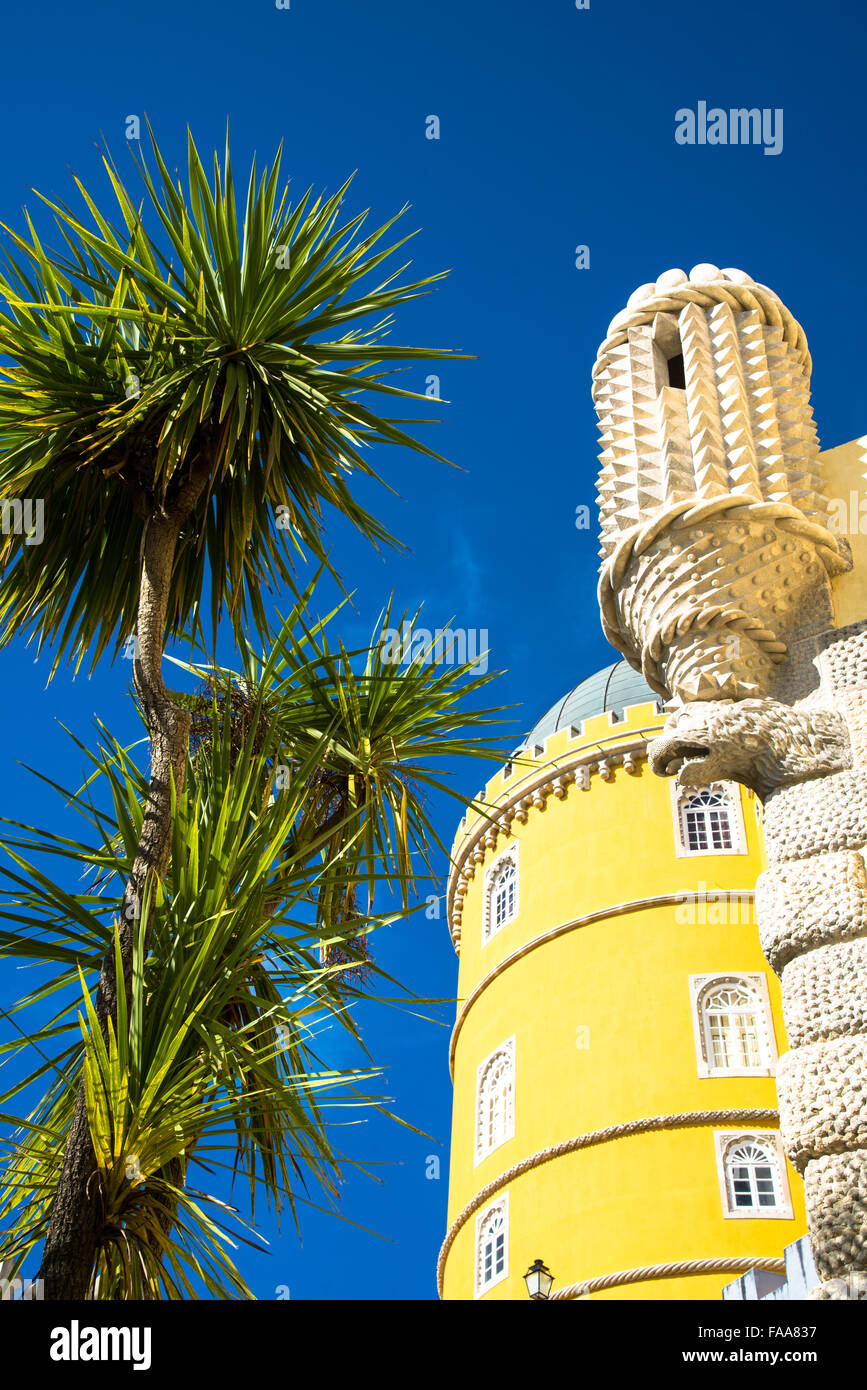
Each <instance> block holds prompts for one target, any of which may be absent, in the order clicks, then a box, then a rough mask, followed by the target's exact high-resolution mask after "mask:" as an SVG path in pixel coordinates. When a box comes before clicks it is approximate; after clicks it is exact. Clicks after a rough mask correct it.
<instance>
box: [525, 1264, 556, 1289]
mask: <svg viewBox="0 0 867 1390" xmlns="http://www.w3.org/2000/svg"><path fill="white" fill-rule="evenodd" d="M524 1283H525V1284H526V1285H527V1293H528V1294H529V1295H530V1297H531V1298H533V1299H540V1298H545V1299H547V1298H550V1297H551V1285H552V1284H553V1283H554V1276H553V1274H552V1273H551V1271H550V1269H549V1268H548V1266H547V1265H546V1264H545V1263H544V1261H543V1260H536V1261H535V1263H534V1264H531V1265H530V1268H529V1269H528V1270H527V1273H526V1274H525V1275H524Z"/></svg>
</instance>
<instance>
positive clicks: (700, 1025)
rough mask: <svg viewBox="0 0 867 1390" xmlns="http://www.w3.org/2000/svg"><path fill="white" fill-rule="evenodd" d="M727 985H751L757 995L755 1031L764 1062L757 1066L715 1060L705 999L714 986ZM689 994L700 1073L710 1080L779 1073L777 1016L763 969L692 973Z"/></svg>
mask: <svg viewBox="0 0 867 1390" xmlns="http://www.w3.org/2000/svg"><path fill="white" fill-rule="evenodd" d="M727 985H729V986H733V987H735V988H743V989H748V990H749V991H750V992H751V993H752V994H753V996H754V998H755V1005H756V1031H757V1033H758V1039H759V1049H760V1052H761V1063H760V1064H759V1065H758V1066H755V1067H716V1066H714V1064H713V1056H712V1053H711V1048H710V1041H709V1039H708V1036H707V1026H706V1019H705V1009H704V1003H705V1000H706V998H707V996H708V995H709V994H710V993H712V991H713V990H715V989H722V988H725V987H726V986H727ZM689 995H690V1012H691V1014H692V1029H693V1035H694V1037H695V1056H696V1064H697V1066H698V1075H699V1077H701V1078H702V1079H703V1080H707V1079H708V1078H713V1077H721V1076H775V1075H776V1063H777V1058H778V1057H779V1053H778V1051H777V1039H776V1035H775V1033H774V1017H773V1014H772V1013H771V998H770V994H769V993H768V977H767V975H764V974H762V972H761V971H757V972H755V973H753V972H750V973H746V972H743V971H727V972H726V973H725V974H714V975H690V977H689Z"/></svg>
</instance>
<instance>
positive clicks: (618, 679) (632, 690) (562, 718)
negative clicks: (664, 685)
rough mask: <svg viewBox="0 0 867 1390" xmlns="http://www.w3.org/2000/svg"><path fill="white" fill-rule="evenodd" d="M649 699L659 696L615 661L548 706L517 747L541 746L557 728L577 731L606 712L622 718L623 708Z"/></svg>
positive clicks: (621, 663) (643, 681) (629, 667)
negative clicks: (593, 717)
mask: <svg viewBox="0 0 867 1390" xmlns="http://www.w3.org/2000/svg"><path fill="white" fill-rule="evenodd" d="M651 700H652V701H658V700H659V696H658V695H657V694H656V691H654V690H651V688H650V686H649V685H648V684H647V682H646V681H645V679H644V677H643V676H641V675H639V673H638V672H637V671H634V670H633V669H632V667H631V666H630V665H629V662H628V661H615V662H614V663H613V665H611V666H606V667H605V669H604V670H602V671H597V672H596V674H595V675H593V676H588V677H587V679H586V680H583V681H581V683H580V685H576V686H575V688H574V689H573V690H570V691H569V693H568V694H567V695H565V696H564V697H563V699H562V700H558V701H557V703H556V705H552V706H551V708H550V709H549V710H548V713H547V714H544V715H543V716H542V718H541V719H540V720H539V721H538V723H537V724H536V725H535V726H534V727H533V728H532V729H531V730H530V732H529V733H528V735H527V737H526V738H525V740H524V743H523V744H522V745H521V746H522V747H531V746H532V745H533V744H537V743H544V741H545V739H546V738H548V737H549V736H550V735H551V734H554V733H556V732H557V730H558V729H567V728H569V727H570V725H574V726H575V727H576V728H580V725H581V720H582V719H590V718H591V717H592V716H593V715H594V714H606V713H608V712H609V711H610V712H611V713H612V714H614V716H615V717H616V718H617V719H622V718H623V710H624V708H625V707H626V706H627V705H643V704H646V703H647V702H648V701H651Z"/></svg>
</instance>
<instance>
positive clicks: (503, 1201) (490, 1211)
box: [474, 1192, 509, 1298]
mask: <svg viewBox="0 0 867 1390" xmlns="http://www.w3.org/2000/svg"><path fill="white" fill-rule="evenodd" d="M492 1216H501V1217H502V1220H503V1257H504V1258H503V1268H502V1269H501V1270H500V1272H499V1274H497V1273H493V1274H492V1277H491V1278H490V1279H489V1280H488V1282H487V1283H483V1282H482V1264H483V1249H482V1232H483V1230H484V1227H485V1225H486V1224H487V1222H488V1221H490V1219H491V1217H492ZM508 1277H509V1194H508V1192H503V1193H501V1194H500V1195H499V1196H498V1197H497V1200H496V1201H495V1202H491V1204H490V1206H487V1207H485V1209H484V1211H481V1212H480V1213H479V1215H478V1216H477V1217H476V1249H475V1276H474V1283H475V1296H476V1298H481V1297H482V1296H483V1295H484V1294H486V1293H487V1292H488V1291H489V1290H490V1289H493V1288H494V1287H495V1286H496V1285H497V1284H501V1283H502V1282H503V1280H504V1279H508Z"/></svg>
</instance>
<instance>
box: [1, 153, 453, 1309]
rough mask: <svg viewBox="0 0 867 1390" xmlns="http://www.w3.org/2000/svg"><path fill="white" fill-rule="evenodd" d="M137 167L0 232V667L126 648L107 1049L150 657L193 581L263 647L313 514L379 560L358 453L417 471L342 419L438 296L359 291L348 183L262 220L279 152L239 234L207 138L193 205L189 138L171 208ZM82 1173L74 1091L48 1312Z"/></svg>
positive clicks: (363, 270)
mask: <svg viewBox="0 0 867 1390" xmlns="http://www.w3.org/2000/svg"><path fill="white" fill-rule="evenodd" d="M151 146H152V152H153V159H154V162H155V165H156V172H155V173H152V172H151V171H150V169H149V168H148V166H147V164H146V162H145V160H144V159H143V158H140V159H138V160H137V169H138V173H139V175H140V179H141V195H140V202H139V203H137V202H136V200H135V199H134V197H133V196H132V194H131V193H130V192H129V191H128V190H127V188H126V187H125V185H124V184H123V182H122V181H121V179H120V177H119V175H118V173H117V171H116V169H115V168H114V167H113V165H112V163H111V162H110V161H109V160H108V159H106V160H105V161H104V163H105V168H106V171H107V174H108V177H109V179H110V181H111V184H112V188H113V191H114V196H115V200H116V204H117V211H116V213H115V214H114V215H115V218H116V222H115V223H114V224H112V223H111V222H110V221H109V220H108V219H107V217H106V216H105V215H104V214H103V212H102V211H101V210H100V208H99V206H98V205H97V203H96V201H95V200H94V199H93V198H92V197H91V196H90V194H89V193H88V192H87V190H86V188H85V187H84V185H83V184H82V183H81V182H80V181H79V180H76V184H77V187H78V190H79V192H80V194H81V197H82V199H83V202H84V205H85V210H83V212H82V215H81V217H79V216H77V215H76V214H75V213H74V212H73V211H72V210H71V209H70V208H69V207H67V206H66V204H63V203H59V202H55V201H52V200H50V199H47V198H44V199H43V202H44V203H45V204H46V205H47V206H48V208H50V209H51V211H52V213H53V216H54V221H55V223H56V227H57V229H58V231H59V233H60V235H61V237H62V239H63V246H62V248H61V249H58V250H51V249H46V248H45V247H43V244H42V241H41V240H40V237H39V235H38V233H37V230H36V228H35V226H34V224H33V222H32V221H31V219H30V217H29V216H28V218H27V235H20V234H18V233H16V232H14V231H12V230H11V229H10V228H8V227H7V228H5V231H6V233H7V238H8V245H7V247H6V251H5V269H4V271H3V273H2V275H0V299H2V300H3V301H5V308H4V310H3V311H2V312H0V358H3V359H5V361H6V362H7V363H8V364H9V365H7V366H4V367H3V369H2V372H3V376H4V377H5V380H4V381H3V383H2V386H0V437H2V440H3V451H2V455H0V494H2V496H3V497H4V498H5V499H7V502H8V503H10V504H12V505H14V504H15V503H16V502H18V503H20V502H21V501H22V500H24V499H33V498H37V499H39V500H40V502H42V503H43V504H44V508H45V515H46V518H47V522H46V526H45V535H44V540H43V543H42V544H41V545H39V546H38V547H37V546H27V545H23V544H21V538H20V537H18V536H13V535H7V536H4V537H3V538H2V542H0V546H2V548H0V568H2V573H3V578H2V584H0V643H6V642H8V641H10V640H11V639H12V638H13V637H15V636H17V635H19V634H21V633H23V632H28V633H30V634H31V636H35V637H36V638H38V644H39V647H40V648H41V646H42V644H43V643H49V644H51V645H52V646H53V649H54V665H53V667H52V673H53V671H54V670H55V669H56V666H57V663H58V662H60V661H61V660H64V659H66V660H73V661H74V662H75V665H76V669H77V668H78V666H80V664H81V662H82V661H83V660H84V659H85V657H86V656H87V655H88V654H89V655H90V657H91V663H92V666H93V664H95V663H96V662H97V661H98V659H99V657H100V656H101V654H102V653H103V652H104V651H105V650H106V649H107V648H109V647H111V646H112V645H113V648H114V653H115V654H117V652H118V651H119V650H120V648H121V647H122V645H123V644H124V643H125V642H127V641H128V640H133V639H134V641H135V648H134V661H133V674H134V684H135V690H136V693H137V696H138V699H139V702H140V704H141V708H142V710H143V712H144V716H145V719H146V722H147V730H148V735H149V738H150V754H151V772H150V778H149V781H148V786H147V793H146V797H145V805H144V813H143V817H142V820H141V825H140V831H139V837H138V841H137V846H136V852H135V855H134V857H133V860H132V862H131V864H130V866H129V875H128V879H127V882H126V886H125V890H124V900H123V905H122V912H121V924H120V930H119V936H118V949H117V952H115V950H114V948H113V945H111V944H110V943H109V949H107V950H106V952H105V955H104V959H103V962H102V968H101V973H100V980H99V987H98V990H97V994H96V999H95V1003H94V1015H95V1018H96V1019H97V1021H98V1024H99V1030H100V1033H101V1035H102V1037H103V1039H104V1042H105V1045H106V1046H108V1042H109V1030H108V1025H109V1021H112V1020H113V1021H114V1022H113V1026H114V1028H115V1038H116V1037H117V1028H118V1027H119V1026H120V1017H119V1008H120V997H121V995H123V996H124V997H125V1000H126V1002H127V1009H128V1010H129V1006H130V1000H131V987H132V971H133V962H134V954H135V948H136V933H135V930H134V927H133V924H134V922H136V921H137V920H139V918H140V916H141V914H142V911H143V904H144V902H145V900H146V898H147V897H148V896H149V895H150V898H151V899H153V895H154V893H155V892H156V885H158V884H159V883H160V882H161V881H162V879H163V878H164V877H165V874H166V871H167V868H168V863H169V856H170V851H171V837H172V804H173V801H172V799H173V797H175V796H178V795H180V794H181V792H182V790H183V784H184V777H185V773H186V761H187V749H188V740H189V729H190V712H189V711H187V710H184V709H183V708H181V707H180V706H179V705H178V704H177V702H175V701H173V700H172V698H171V696H170V694H169V692H168V691H167V689H166V686H165V684H164V681H163V676H162V657H163V651H164V646H165V643H166V641H167V639H168V638H171V637H173V636H176V635H178V634H180V633H181V632H184V631H186V632H188V633H189V634H191V635H193V636H196V635H198V636H201V635H202V633H203V624H202V614H201V607H200V605H201V598H202V590H203V585H204V580H205V571H206V568H207V571H208V577H209V580H210V588H211V633H212V637H213V639H214V646H215V642H216V628H217V624H218V622H219V619H220V617H221V614H222V613H223V610H224V608H225V610H226V612H227V615H228V618H229V620H230V622H231V624H232V626H233V629H234V630H235V632H236V633H238V632H240V631H242V630H243V628H244V626H245V623H246V622H247V620H248V617H249V618H251V619H252V621H253V622H254V624H255V625H256V626H257V627H258V628H259V629H260V630H262V629H263V627H264V622H265V608H264V602H263V598H262V592H261V591H262V589H263V587H264V588H265V589H268V588H269V587H271V586H273V585H274V584H275V583H278V584H279V583H286V582H288V580H289V579H290V577H291V571H292V564H291V553H289V552H287V548H286V544H285V543H286V541H288V542H289V543H290V544H291V546H292V547H293V548H294V549H295V550H296V552H297V553H299V554H304V553H306V552H312V553H313V554H314V555H315V556H318V557H319V558H320V559H322V558H323V527H324V520H323V505H324V504H325V503H329V504H330V505H331V506H332V507H333V508H335V509H336V510H337V511H338V512H339V513H341V514H342V515H344V516H345V517H347V518H349V519H350V520H351V522H352V523H353V524H354V525H355V526H356V527H357V528H358V529H359V530H360V531H361V532H362V534H364V535H365V536H366V537H368V538H369V539H370V540H371V541H372V542H373V543H374V544H378V543H381V542H387V543H390V542H391V539H392V538H391V537H389V536H388V535H387V533H386V531H385V530H384V528H383V527H382V526H381V524H380V523H379V522H378V521H377V520H376V518H375V517H373V516H372V515H371V514H370V513H368V512H367V511H365V510H364V509H363V508H362V507H361V506H360V504H359V503H358V502H357V501H356V499H355V497H354V496H353V493H352V491H351V489H350V486H349V481H348V479H349V478H350V475H351V474H352V473H353V471H355V472H356V473H357V472H360V473H363V474H367V475H371V476H376V475H375V474H374V473H373V469H372V466H371V464H370V462H369V461H368V458H367V457H366V456H365V454H364V452H363V450H364V447H365V446H367V445H370V444H373V443H377V442H389V443H396V444H403V445H406V446H408V447H409V448H412V449H414V450H417V451H420V452H422V453H426V454H429V455H431V456H432V457H437V455H434V454H433V453H432V451H431V450H429V449H427V448H426V447H425V446H423V445H422V444H420V443H419V442H418V441H417V440H416V439H414V438H413V437H412V436H410V435H409V434H407V433H406V432H404V430H403V429H402V428H401V427H400V423H399V422H398V421H396V420H394V419H389V418H385V417H381V416H379V415H377V414H375V413H373V412H372V411H371V410H370V409H369V408H368V407H367V406H366V405H365V404H364V403H363V401H362V399H361V396H362V393H366V392H375V393H379V394H385V395H391V396H398V397H410V398H417V397H416V395H415V393H412V392H407V391H402V390H400V389H399V388H397V387H396V386H395V385H393V384H392V383H391V382H389V381H387V380H386V377H387V376H388V375H390V373H391V371H392V370H393V366H394V364H397V363H401V362H403V363H407V362H412V361H416V360H420V359H430V358H435V357H443V356H448V355H450V354H449V353H448V352H446V351H443V350H427V349H416V348H407V347H399V346H389V345H387V344H386V343H385V342H384V341H383V337H384V335H385V334H386V333H387V331H388V329H389V327H390V325H391V315H392V312H393V310H394V309H395V308H396V306H397V305H399V304H402V303H403V302H405V301H406V300H409V299H412V298H414V297H416V296H418V295H420V294H422V293H425V292H426V291H427V290H428V289H429V288H430V286H431V284H432V282H433V280H435V279H437V278H439V277H437V276H433V277H429V278H428V279H425V280H420V281H415V282H410V283H400V280H399V277H400V275H401V273H402V270H398V271H396V272H393V273H390V274H388V275H387V276H386V278H385V279H383V280H382V281H381V282H380V283H376V279H377V275H376V273H377V272H378V271H379V268H380V267H381V266H382V264H383V262H384V261H385V259H386V258H387V257H388V256H389V255H391V254H392V253H393V252H394V251H395V250H396V249H397V246H400V245H402V244H403V242H398V243H396V245H393V246H392V245H385V247H384V249H380V244H381V243H382V239H383V238H384V237H385V236H386V234H387V233H388V232H389V230H390V228H391V227H392V225H393V223H394V221H395V220H396V219H392V221H391V222H389V223H387V224H386V225H385V226H382V227H379V228H378V229H377V230H375V231H373V232H372V233H370V234H368V235H367V236H365V237H363V238H362V237H361V228H362V224H363V222H364V219H365V216H366V214H363V213H362V214H359V215H358V216H355V217H352V218H349V219H348V220H344V221H342V220H341V211H340V209H341V204H342V201H343V197H344V194H345V192H346V188H347V186H348V185H344V187H343V188H341V189H339V190H338V191H337V192H336V193H335V194H334V195H333V196H331V197H329V198H324V199H323V198H319V199H316V200H315V201H313V200H312V194H310V193H308V194H306V195H305V196H304V197H302V198H301V199H300V201H299V202H298V203H297V204H296V205H295V206H291V205H290V203H289V201H288V196H287V191H286V190H285V189H284V191H283V193H282V195H281V196H280V197H279V199H278V192H277V190H278V182H279V169H280V156H279V152H278V156H277V158H276V159H275V161H274V164H273V166H272V167H271V169H270V170H269V169H265V170H264V171H263V172H262V174H261V177H257V171H256V166H255V161H254V163H253V167H252V169H251V172H250V178H249V182H248V187H247V196H246V204H245V209H244V213H243V223H241V222H240V220H239V217H238V213H237V211H236V203H235V191H234V181H233V177H232V171H231V165H230V158H229V148H228V139H227V144H226V152H225V158H224V161H223V164H222V166H221V165H220V162H219V160H218V158H217V156H216V155H215V156H214V174H213V181H212V182H211V183H210V184H209V182H208V178H207V175H206V173H205V170H204V167H203V165H202V162H201V159H200V157H199V155H198V152H197V150H196V148H195V145H194V143H193V141H192V138H191V137H190V138H189V140H188V157H187V169H186V181H185V184H184V182H183V181H182V180H181V179H180V178H178V180H177V182H175V181H173V179H172V176H171V174H170V172H169V170H168V168H167V166H166V164H165V161H164V159H163V157H162V155H161V154H160V151H159V149H158V147H157V144H156V141H155V140H154V138H153V134H152V133H151ZM398 215H400V214H398ZM82 219H84V220H82ZM369 277H373V279H372V281H371V285H370V288H368V287H367V285H368V279H369ZM404 423H406V422H404ZM92 666H91V669H92ZM142 949H143V950H144V951H145V952H147V949H148V939H147V936H146V937H145V940H144V942H143V945H142ZM118 963H119V966H120V970H119V973H118ZM96 1161H97V1155H95V1153H94V1149H93V1144H92V1143H91V1137H90V1134H89V1130H88V1116H87V1105H86V1093H85V1088H84V1086H83V1085H82V1086H80V1087H79V1090H78V1096H77V1101H76V1106H75V1111H74V1114H73V1116H72V1119H71V1122H70V1124H69V1127H68V1137H67V1140H66V1147H65V1153H64V1159H63V1166H62V1170H61V1174H60V1179H59V1182H58V1184H57V1188H56V1193H55V1196H54V1201H53V1208H52V1217H51V1223H50V1227H49V1230H48V1233H47V1237H46V1243H45V1250H44V1256H43V1265H42V1274H43V1277H44V1283H45V1295H46V1297H48V1298H80V1297H83V1296H84V1295H85V1293H86V1291H87V1289H88V1287H89V1283H90V1279H91V1273H92V1267H93V1252H94V1249H95V1247H96V1241H97V1235H98V1227H99V1220H100V1215H99V1211H98V1210H97V1206H96V1203H95V1200H94V1199H93V1198H92V1197H91V1196H90V1195H89V1194H91V1193H92V1192H93V1190H94V1184H92V1183H90V1178H91V1177H92V1175H93V1174H94V1172H95V1171H96Z"/></svg>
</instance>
